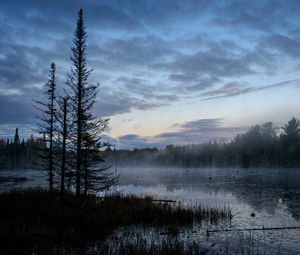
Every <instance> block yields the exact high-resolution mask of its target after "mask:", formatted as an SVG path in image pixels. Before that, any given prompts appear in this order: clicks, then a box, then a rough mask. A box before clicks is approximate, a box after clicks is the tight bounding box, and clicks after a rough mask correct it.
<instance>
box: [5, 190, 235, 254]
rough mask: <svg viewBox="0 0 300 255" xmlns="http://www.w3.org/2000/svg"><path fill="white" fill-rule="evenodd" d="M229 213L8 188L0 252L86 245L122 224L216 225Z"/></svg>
mask: <svg viewBox="0 0 300 255" xmlns="http://www.w3.org/2000/svg"><path fill="white" fill-rule="evenodd" d="M231 217H232V214H231V211H230V209H229V208H228V207H224V208H219V209H208V208H203V207H201V206H195V207H194V208H185V207H183V206H181V205H179V204H173V203H164V202H157V201H154V200H153V198H151V197H143V198H141V197H137V196H122V195H120V194H116V195H110V196H107V197H104V198H99V197H96V196H94V195H88V196H84V195H82V196H75V195H74V194H72V193H66V194H64V196H61V194H60V192H57V191H53V193H52V194H51V193H50V192H49V191H46V190H41V189H30V190H22V191H11V192H7V193H1V194H0V240H1V242H2V244H5V245H1V247H0V253H1V252H2V253H4V254H6V253H10V252H16V249H17V251H22V253H31V254H32V251H34V250H36V251H40V250H41V249H42V250H43V249H47V247H63V246H65V247H85V246H87V245H88V244H91V243H93V242H95V241H97V242H99V241H101V240H105V238H106V237H107V236H108V235H109V234H112V233H113V231H114V230H117V228H119V227H121V226H134V225H135V226H137V225H140V226H142V227H145V226H148V227H149V226H152V227H153V226H154V227H163V226H172V228H173V229H176V227H177V226H192V224H193V223H195V222H201V221H210V222H213V223H217V222H218V221H220V220H230V219H231ZM169 245H171V244H168V246H169ZM103 247H105V246H103ZM170 247H171V246H170ZM51 249H52V248H51ZM17 253H18V252H17ZM38 254H43V252H42V253H38ZM128 254H129V253H128Z"/></svg>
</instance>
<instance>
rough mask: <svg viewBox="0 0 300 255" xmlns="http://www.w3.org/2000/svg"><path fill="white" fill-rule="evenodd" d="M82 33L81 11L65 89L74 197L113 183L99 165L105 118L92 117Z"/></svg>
mask: <svg viewBox="0 0 300 255" xmlns="http://www.w3.org/2000/svg"><path fill="white" fill-rule="evenodd" d="M86 37H87V36H86V32H85V26H84V20H83V11H82V9H81V10H80V11H79V15H78V19H77V25H76V31H75V37H74V40H73V43H74V46H73V47H72V55H71V61H72V63H73V67H72V68H71V73H70V75H69V77H68V80H67V85H68V87H69V90H70V91H69V107H70V116H71V119H72V120H73V125H72V127H73V128H72V130H71V137H72V142H73V147H74V156H75V168H76V169H75V187H76V195H79V194H80V193H81V192H82V191H83V192H84V193H85V194H86V193H87V192H88V191H89V190H92V189H93V190H95V189H96V190H99V189H105V188H108V187H109V186H111V185H112V184H113V183H114V179H113V178H112V177H111V175H110V174H109V172H108V171H107V170H108V169H107V168H106V167H101V166H100V163H101V162H103V161H104V160H103V158H102V155H101V153H102V151H103V148H104V147H105V144H104V143H103V142H102V140H101V133H102V132H103V130H104V129H105V128H106V127H107V124H108V119H101V118H97V117H95V116H93V114H92V108H93V106H94V104H95V100H96V96H97V91H98V85H95V84H92V83H91V82H90V80H89V76H90V74H91V70H90V69H88V68H87V63H86Z"/></svg>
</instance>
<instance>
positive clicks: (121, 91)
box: [0, 0, 300, 149]
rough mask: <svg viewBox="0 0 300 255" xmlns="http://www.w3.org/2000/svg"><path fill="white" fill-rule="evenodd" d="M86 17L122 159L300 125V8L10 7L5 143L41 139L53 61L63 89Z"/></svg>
mask: <svg viewBox="0 0 300 255" xmlns="http://www.w3.org/2000/svg"><path fill="white" fill-rule="evenodd" d="M80 8H82V9H83V12H84V19H85V25H86V31H87V34H88V38H87V63H88V66H89V67H90V68H92V69H93V72H92V75H91V82H94V83H100V90H99V93H98V98H97V103H96V105H95V108H94V113H95V114H96V115H97V116H100V117H108V118H110V124H109V128H108V130H107V131H106V132H105V137H106V139H107V140H108V141H110V142H112V143H113V144H116V145H117V147H118V148H129V149H132V148H135V147H137V148H142V147H154V146H156V147H160V148H161V147H163V146H165V145H166V144H178V145H179V144H190V143H203V142H208V141H209V140H217V141H219V142H228V141H230V140H231V139H232V138H233V137H234V136H235V135H236V134H238V133H243V132H245V131H246V130H247V129H248V128H249V127H250V126H252V125H255V124H263V123H264V122H267V121H272V122H274V125H276V126H279V127H280V126H282V125H284V123H286V122H287V121H288V120H289V119H291V118H292V117H293V116H295V117H296V118H299V116H300V100H299V95H300V2H299V1H297V0H294V1H289V0H270V1H267V0H260V1H255V0H250V1H248V0H241V1H228V0H226V1H221V0H219V1H213V0H187V1H182V0H82V1H79V0H51V1H48V0H47V1H46V0H45V1H41V0H19V1H17V0H1V1H0V35H1V36H0V137H11V136H13V133H14V129H15V128H16V127H18V128H19V130H20V136H21V137H25V138H27V137H28V136H29V135H30V134H31V133H34V131H33V128H34V126H35V123H36V119H35V116H36V114H37V113H36V110H35V108H34V107H33V101H34V100H36V99H42V96H43V94H42V93H43V89H44V87H43V86H44V85H45V83H46V82H47V79H48V71H49V67H50V64H51V62H55V63H56V66H57V77H58V78H57V86H58V87H59V90H60V91H62V90H63V87H64V86H65V82H66V77H67V74H68V73H69V72H70V68H71V61H70V55H71V47H72V40H73V36H74V30H75V23H76V19H77V15H78V11H79V9H80Z"/></svg>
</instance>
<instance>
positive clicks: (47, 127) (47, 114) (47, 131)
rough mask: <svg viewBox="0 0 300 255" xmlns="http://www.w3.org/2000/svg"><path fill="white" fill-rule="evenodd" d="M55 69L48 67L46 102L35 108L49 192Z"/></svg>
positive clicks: (51, 181) (52, 161)
mask: <svg viewBox="0 0 300 255" xmlns="http://www.w3.org/2000/svg"><path fill="white" fill-rule="evenodd" d="M55 72H56V68H55V64H54V63H52V64H51V66H50V72H49V80H48V82H47V83H46V85H45V94H46V96H47V102H46V103H44V102H42V101H36V108H37V109H38V110H39V111H40V116H38V117H37V118H38V121H39V122H38V127H39V130H38V131H39V133H40V134H43V136H44V138H43V140H44V143H45V145H46V146H44V148H43V150H42V155H41V156H42V157H43V158H44V159H45V161H46V165H47V171H48V178H49V190H50V192H52V191H53V178H54V149H53V145H54V123H55V119H56V107H55V99H56V76H55Z"/></svg>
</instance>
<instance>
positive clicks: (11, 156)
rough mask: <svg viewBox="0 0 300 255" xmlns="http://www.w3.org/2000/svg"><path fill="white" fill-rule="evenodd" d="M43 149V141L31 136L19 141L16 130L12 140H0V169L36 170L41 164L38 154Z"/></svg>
mask: <svg viewBox="0 0 300 255" xmlns="http://www.w3.org/2000/svg"><path fill="white" fill-rule="evenodd" d="M44 147H45V143H44V141H43V140H42V139H36V138H34V137H33V136H31V137H30V139H28V140H27V141H25V140H24V139H23V140H22V141H20V138H19V132H18V129H16V132H15V136H14V139H13V140H10V139H7V140H5V139H0V169H18V168H37V167H38V166H40V165H41V164H42V160H41V159H40V157H39V155H40V154H39V152H40V151H41V150H42V149H43V148H44Z"/></svg>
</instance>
